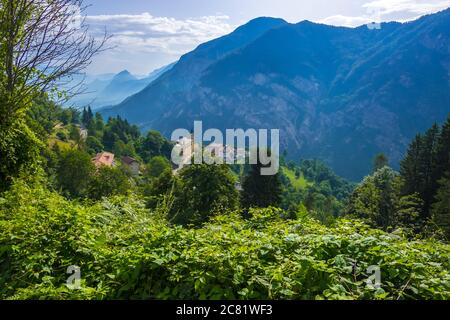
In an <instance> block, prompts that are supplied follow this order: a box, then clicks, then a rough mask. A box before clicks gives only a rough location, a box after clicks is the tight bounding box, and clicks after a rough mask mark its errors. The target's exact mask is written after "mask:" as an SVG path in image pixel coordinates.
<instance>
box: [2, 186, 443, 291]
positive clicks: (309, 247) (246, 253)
mask: <svg viewBox="0 0 450 320" xmlns="http://www.w3.org/2000/svg"><path fill="white" fill-rule="evenodd" d="M157 211H158V209H157V210H156V211H155V212H157ZM251 213H252V214H251V216H252V217H251V218H250V219H248V220H243V219H242V218H241V217H240V215H239V214H237V213H235V214H233V213H227V214H226V215H221V216H218V217H216V218H214V220H212V221H211V222H209V223H207V224H205V225H204V226H203V227H202V228H199V229H189V228H184V227H180V226H175V227H174V226H170V225H168V224H167V223H166V222H165V221H164V220H161V219H160V218H159V217H160V215H155V214H153V213H152V212H150V211H148V210H147V209H145V207H144V206H143V205H142V204H141V202H140V201H138V200H135V199H133V198H124V197H119V198H114V199H111V200H108V201H106V200H105V201H103V202H102V203H99V204H95V205H88V204H84V205H83V204H80V203H77V202H72V201H68V200H66V199H64V198H63V197H61V196H59V195H58V194H56V193H53V192H50V191H48V190H46V189H45V188H44V187H42V186H40V185H39V184H38V185H36V186H28V185H26V184H24V183H21V182H17V183H15V184H14V186H13V187H12V189H11V190H10V191H9V192H7V193H5V194H4V195H3V196H2V198H0V275H1V276H0V279H1V280H0V298H2V299H37V298H39V299H129V298H131V299H154V298H158V299H170V298H172V299H191V298H193V299H397V298H400V299H450V260H449V255H450V247H449V246H448V245H445V244H442V243H440V242H438V241H435V240H426V241H412V242H411V241H408V240H407V239H406V238H404V237H403V236H402V235H393V234H388V233H386V232H383V231H381V230H374V229H371V228H369V227H368V226H367V225H365V224H363V223H362V222H358V221H357V220H338V221H337V222H336V224H334V225H333V227H326V226H323V225H321V224H320V223H318V222H317V221H315V220H311V219H309V218H304V219H301V220H293V221H285V220H283V219H281V218H280V216H282V214H283V212H281V211H280V210H278V209H259V210H256V211H253V212H251ZM70 265H77V266H79V267H80V268H81V277H82V286H81V289H80V290H69V289H68V288H67V287H66V279H67V277H68V276H69V275H68V274H66V270H67V267H68V266H70ZM370 265H377V266H379V267H380V269H381V277H382V280H381V283H382V284H381V288H380V289H374V288H369V287H367V285H366V282H365V280H366V279H367V277H368V275H367V274H366V270H367V268H368V266H370Z"/></svg>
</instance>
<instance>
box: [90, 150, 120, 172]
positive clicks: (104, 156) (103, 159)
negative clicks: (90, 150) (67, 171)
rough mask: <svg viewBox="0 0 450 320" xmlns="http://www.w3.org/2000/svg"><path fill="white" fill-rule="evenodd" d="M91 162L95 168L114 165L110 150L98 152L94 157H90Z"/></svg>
mask: <svg viewBox="0 0 450 320" xmlns="http://www.w3.org/2000/svg"><path fill="white" fill-rule="evenodd" d="M92 162H93V163H94V165H95V166H96V167H97V168H99V167H101V166H107V167H114V166H115V165H116V162H115V160H114V154H113V153H110V152H101V153H98V154H97V155H96V156H95V158H94V159H92Z"/></svg>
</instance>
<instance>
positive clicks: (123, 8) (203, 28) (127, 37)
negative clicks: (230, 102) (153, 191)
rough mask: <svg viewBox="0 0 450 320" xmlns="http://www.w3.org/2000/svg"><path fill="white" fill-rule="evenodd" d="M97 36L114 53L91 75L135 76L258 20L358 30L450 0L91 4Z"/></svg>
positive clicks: (100, 0) (107, 0)
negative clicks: (126, 72) (104, 36)
mask: <svg viewBox="0 0 450 320" xmlns="http://www.w3.org/2000/svg"><path fill="white" fill-rule="evenodd" d="M87 3H90V4H91V6H90V7H89V8H88V10H87V14H88V17H87V22H88V23H89V24H90V25H91V30H92V32H93V34H100V33H101V32H102V31H103V30H104V29H105V28H106V30H107V31H108V33H109V34H111V35H112V36H113V37H112V39H111V41H110V45H112V46H114V48H113V49H111V50H108V51H106V52H104V53H102V54H101V55H100V56H98V57H97V58H95V59H94V61H93V63H92V65H91V66H90V67H89V69H88V72H89V73H91V74H100V73H110V72H119V71H121V70H124V69H128V70H129V71H130V72H132V73H134V74H141V75H143V74H147V73H149V72H150V71H151V70H153V69H155V68H158V67H161V66H163V65H165V64H168V63H171V62H173V61H176V60H177V59H178V58H179V57H180V56H181V55H182V54H184V53H186V52H189V51H191V50H192V49H194V48H195V47H196V46H197V45H199V44H201V43H203V42H205V41H208V40H211V39H214V38H217V37H219V36H221V35H224V34H227V33H229V32H231V31H232V30H233V29H235V28H236V27H238V26H239V25H241V24H244V23H245V22H247V21H249V20H251V19H253V18H256V17H260V16H272V17H280V18H283V19H285V20H287V21H288V22H299V21H302V20H311V21H315V22H322V23H327V24H333V25H343V26H358V25H362V24H365V23H368V22H372V21H393V20H395V21H407V20H412V19H415V18H417V17H419V16H421V15H424V14H427V13H433V12H437V11H440V10H442V9H445V8H448V7H450V0H332V1H330V0H313V1H306V0H87Z"/></svg>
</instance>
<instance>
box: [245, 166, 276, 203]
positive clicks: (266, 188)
mask: <svg viewBox="0 0 450 320" xmlns="http://www.w3.org/2000/svg"><path fill="white" fill-rule="evenodd" d="M263 167H264V166H263V165H262V164H261V163H260V161H258V163H257V164H255V165H252V166H251V168H250V171H249V173H248V174H247V176H246V177H245V178H244V182H243V184H242V188H243V191H242V206H243V207H244V208H252V207H254V208H266V207H270V206H273V207H278V206H280V204H281V195H282V185H281V180H280V174H279V173H277V174H276V175H272V176H264V175H261V169H262V168H263Z"/></svg>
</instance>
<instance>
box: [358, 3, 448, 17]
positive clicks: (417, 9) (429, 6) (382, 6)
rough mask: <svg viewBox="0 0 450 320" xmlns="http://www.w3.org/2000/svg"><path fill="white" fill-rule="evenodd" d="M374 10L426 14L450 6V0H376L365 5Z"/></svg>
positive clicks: (388, 13) (390, 12) (387, 12)
mask: <svg viewBox="0 0 450 320" xmlns="http://www.w3.org/2000/svg"><path fill="white" fill-rule="evenodd" d="M363 7H364V8H367V9H368V10H369V11H372V12H377V11H378V12H379V14H380V15H381V16H384V15H390V14H394V13H409V14H413V15H424V14H427V13H432V12H436V11H440V10H443V9H446V8H448V7H450V1H449V0H437V1H436V0H434V1H433V0H429V1H418V0H375V1H371V2H368V3H366V4H364V5H363Z"/></svg>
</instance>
